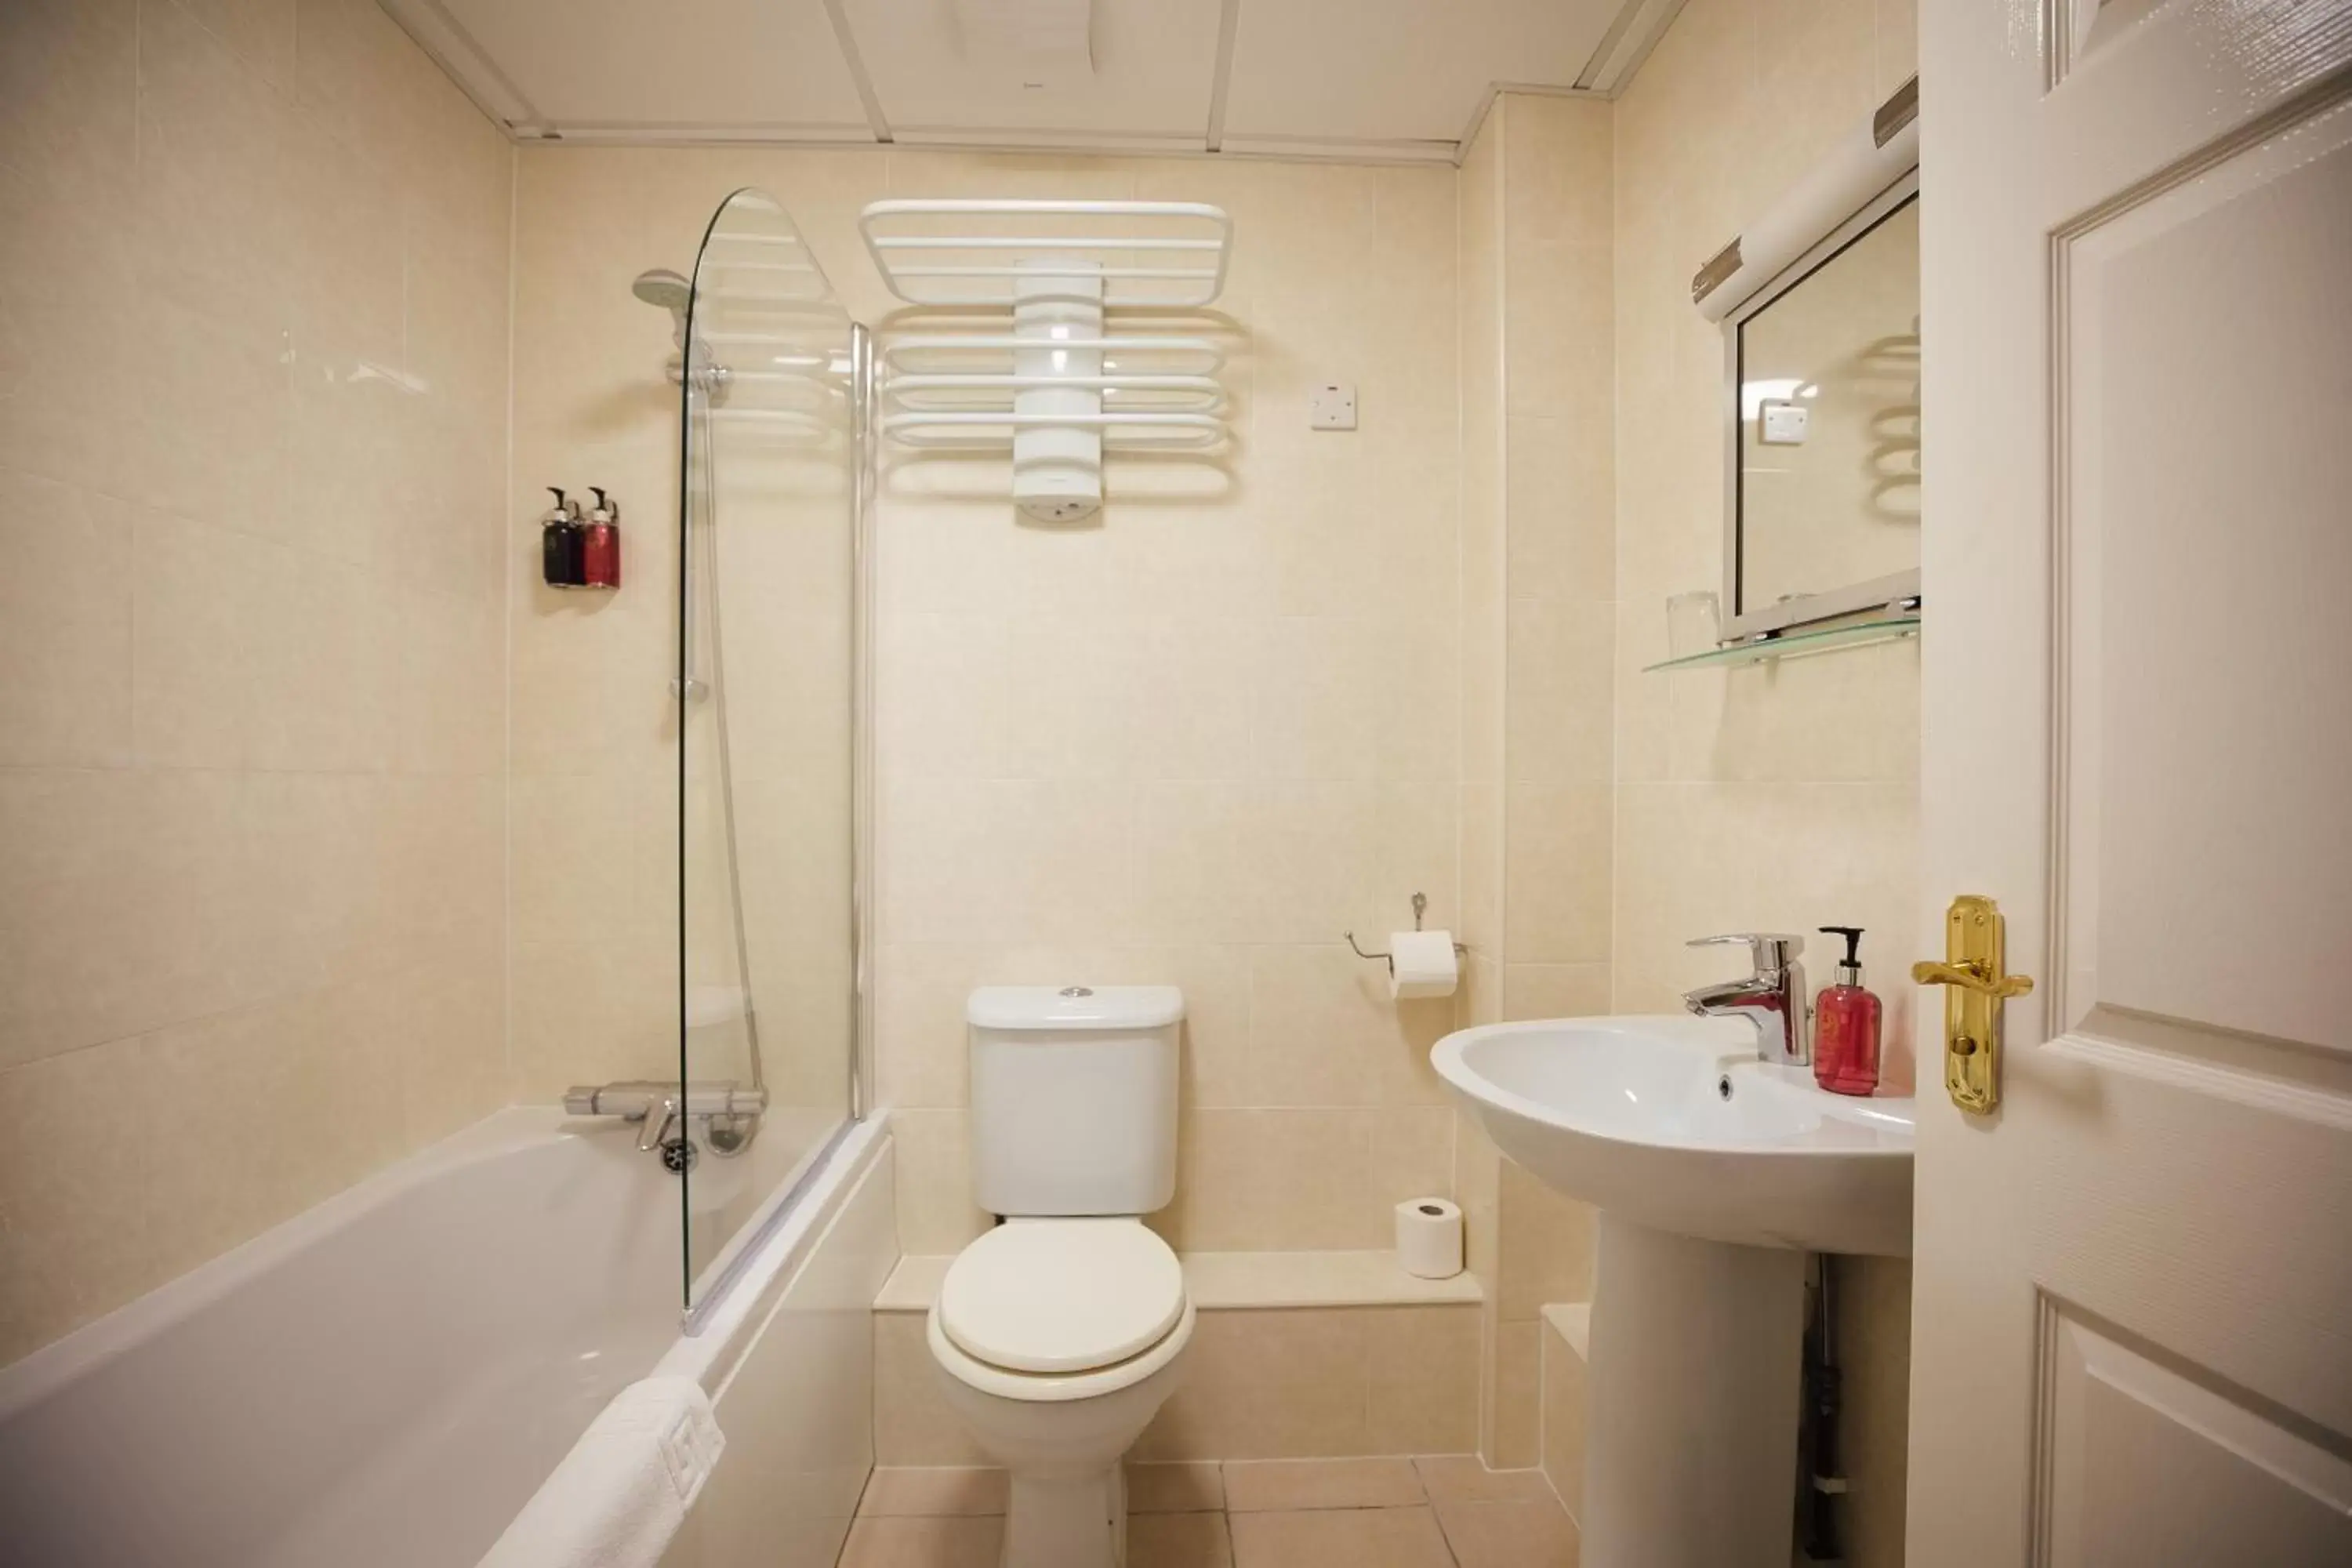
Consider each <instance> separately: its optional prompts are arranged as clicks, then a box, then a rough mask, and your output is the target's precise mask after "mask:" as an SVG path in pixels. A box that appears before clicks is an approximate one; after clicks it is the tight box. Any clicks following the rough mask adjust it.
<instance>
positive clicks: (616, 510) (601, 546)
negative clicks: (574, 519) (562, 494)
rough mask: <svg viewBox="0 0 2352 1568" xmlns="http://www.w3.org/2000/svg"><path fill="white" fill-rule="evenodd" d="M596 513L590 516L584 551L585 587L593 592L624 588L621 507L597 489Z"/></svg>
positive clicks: (581, 555)
mask: <svg viewBox="0 0 2352 1568" xmlns="http://www.w3.org/2000/svg"><path fill="white" fill-rule="evenodd" d="M588 488H589V489H591V490H592V491H593V492H594V493H595V497H596V510H593V511H592V512H590V513H589V514H588V528H587V531H586V533H585V534H583V536H582V541H581V548H580V567H581V573H580V575H581V584H582V585H583V586H584V587H589V588H617V587H619V586H620V585H621V504H620V502H618V501H615V500H610V499H608V498H607V497H606V496H605V494H604V491H603V490H602V489H598V488H597V487H596V486H594V485H591V486H589V487H588Z"/></svg>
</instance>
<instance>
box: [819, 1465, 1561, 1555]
mask: <svg viewBox="0 0 2352 1568" xmlns="http://www.w3.org/2000/svg"><path fill="white" fill-rule="evenodd" d="M1127 1474H1128V1488H1127V1494H1128V1527H1127V1528H1128V1538H1127V1549H1128V1555H1127V1561H1128V1568H1575V1564H1576V1526H1575V1525H1574V1524H1573V1523H1572V1522H1570V1519H1569V1517H1568V1513H1567V1510H1564V1509H1562V1508H1561V1507H1560V1506H1559V1499H1558V1498H1557V1497H1555V1496H1553V1495H1552V1489H1551V1487H1550V1485H1549V1483H1547V1482H1546V1481H1545V1479H1544V1478H1543V1472H1541V1471H1540V1470H1499V1471H1498V1470H1489V1469H1487V1468H1485V1467H1484V1466H1482V1465H1480V1464H1479V1462H1478V1461H1477V1460H1476V1459H1475V1458H1425V1459H1255V1460H1246V1461H1244V1460H1229V1461H1227V1462H1226V1463H1224V1464H1222V1465H1219V1464H1195V1465H1133V1466H1130V1467H1129V1468H1128V1472H1127ZM1003 1511H1004V1478H1003V1474H1002V1473H1001V1472H998V1471H993V1470H921V1469H885V1470H877V1471H875V1472H874V1479H872V1480H871V1481H870V1482H869V1483H867V1486H866V1497H865V1500H863V1501H862V1502H861V1503H860V1504H859V1505H858V1517H857V1522H856V1525H854V1526H853V1527H852V1528H851V1530H850V1532H849V1543H848V1544H847V1545H846V1546H845V1547H844V1548H843V1549H842V1553H841V1564H840V1568H997V1553H998V1551H999V1549H1000V1548H1001V1547H1002V1545H1003V1529H1004V1521H1003ZM1015 1568H1017V1565H1015Z"/></svg>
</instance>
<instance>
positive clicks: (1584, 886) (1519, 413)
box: [1455, 94, 1615, 1466]
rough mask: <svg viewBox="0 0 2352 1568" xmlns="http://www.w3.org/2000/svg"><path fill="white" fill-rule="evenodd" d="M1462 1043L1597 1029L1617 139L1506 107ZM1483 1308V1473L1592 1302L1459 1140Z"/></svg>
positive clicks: (1472, 448) (1459, 1178) (1568, 1236)
mask: <svg viewBox="0 0 2352 1568" xmlns="http://www.w3.org/2000/svg"><path fill="white" fill-rule="evenodd" d="M1461 178H1462V202H1461V207H1462V224H1461V234H1460V245H1461V252H1462V258H1463V259H1462V270H1463V277H1464V285H1463V301H1464V303H1463V310H1462V319H1461V359H1460V365H1461V375H1462V395H1463V497H1464V499H1463V574H1464V577H1463V582H1464V587H1463V601H1462V620H1463V647H1464V657H1463V689H1464V696H1463V713H1464V726H1463V753H1462V757H1463V760H1462V776H1463V783H1462V796H1463V825H1464V852H1463V898H1464V908H1465V920H1464V924H1465V928H1466V929H1467V930H1468V931H1469V932H1470V933H1471V935H1470V940H1471V942H1472V944H1473V947H1474V949H1475V955H1474V957H1473V960H1472V966H1473V968H1472V977H1471V978H1472V983H1471V984H1470V985H1469V987H1468V988H1467V989H1466V991H1465V994H1464V996H1463V997H1462V999H1461V1001H1462V1007H1461V1011H1462V1016H1463V1019H1464V1021H1465V1022H1490V1021H1493V1020H1496V1019H1500V1018H1538V1017H1554V1016H1562V1015H1573V1014H1581V1013H1605V1012H1607V1011H1608V1010H1609V1001H1610V970H1609V960H1610V954H1611V935H1610V919H1609V910H1610V881H1611V868H1610V817H1611V811H1612V801H1611V789H1610V784H1611V746H1612V725H1611V705H1612V689H1611V683H1610V665H1611V659H1612V647H1611V641H1612V626H1613V624H1614V617H1613V614H1612V609H1613V606H1612V599H1613V597H1614V594H1615V584H1614V582H1613V579H1612V555H1613V541H1614V513H1613V505H1612V502H1613V485H1612V472H1611V468H1612V460H1613V453H1612V443H1611V429H1612V412H1611V364H1612V353H1613V344H1612V334H1611V331H1610V326H1609V322H1610V310H1611V299H1612V266H1613V258H1612V252H1611V246H1610V185H1611V178H1612V172H1611V127H1610V109H1609V106H1607V105H1606V104H1603V103H1600V102H1595V101H1587V100H1571V99H1562V98H1550V97H1539V96H1531V95H1520V94H1507V95H1505V96H1504V97H1502V98H1501V99H1499V100H1496V104H1495V107H1494V110H1493V111H1492V112H1491V113H1490V114H1489V115H1488V117H1487V119H1486V124H1485V125H1484V126H1482V127H1481V128H1480V132H1479V134H1478V136H1477V138H1476V140H1475V142H1474V143H1473V145H1472V148H1471V151H1470V154H1469V156H1468V158H1467V159H1466V160H1465V163H1464V165H1463V169H1462V176H1461ZM1455 1184H1456V1186H1457V1189H1458V1192H1459V1194H1460V1196H1461V1198H1462V1201H1463V1204H1464V1206H1465V1211H1466V1215H1467V1221H1468V1226H1469V1237H1468V1254H1469V1262H1470V1266H1471V1268H1473V1269H1475V1271H1476V1272H1477V1273H1478V1274H1479V1276H1480V1278H1481V1279H1483V1280H1485V1281H1486V1286H1487V1294H1486V1304H1485V1309H1484V1314H1483V1316H1484V1336H1485V1353H1484V1355H1483V1356H1482V1359H1481V1365H1480V1374H1481V1382H1482V1386H1483V1389H1484V1397H1483V1400H1482V1424H1481V1428H1480V1434H1479V1437H1480V1445H1479V1446H1480V1451H1481V1452H1482V1453H1484V1454H1485V1455H1486V1458H1488V1459H1489V1460H1490V1461H1491V1462H1493V1463H1495V1464H1498V1465H1510V1466H1525V1465H1531V1464H1533V1463H1534V1462H1535V1460H1536V1434H1537V1426H1538V1419H1537V1417H1538V1373H1537V1359H1538V1358H1537V1327H1538V1325H1537V1315H1536V1314H1537V1309H1538V1308H1539V1307H1540V1306H1542V1305H1543V1303H1544V1302H1546V1301H1551V1300H1584V1299H1586V1297H1587V1296H1589V1295H1590V1293H1591V1287H1590V1282H1589V1281H1590V1256H1591V1242H1590V1230H1591V1212H1590V1211H1589V1210H1588V1209H1587V1208H1585V1206H1584V1205H1580V1204H1578V1203H1575V1202H1573V1201H1572V1200H1570V1199H1568V1198H1565V1197H1562V1196H1561V1195H1559V1194H1556V1193H1554V1192H1552V1191H1550V1190H1549V1188H1546V1187H1544V1186H1543V1185H1542V1184H1539V1183H1537V1182H1535V1181H1533V1180H1531V1179H1529V1178H1528V1176H1527V1174H1526V1173H1524V1172H1522V1171H1520V1170H1519V1169H1518V1168H1517V1166H1515V1165H1513V1164H1511V1163H1509V1162H1508V1161H1506V1160H1504V1159H1502V1158H1501V1156H1500V1155H1498V1154H1497V1153H1496V1152H1495V1150H1494V1149H1493V1147H1492V1146H1491V1145H1489V1144H1488V1143H1487V1142H1486V1140H1485V1139H1484V1138H1483V1137H1482V1136H1481V1135H1480V1134H1479V1133H1478V1132H1477V1131H1475V1127H1473V1126H1472V1125H1471V1124H1470V1123H1469V1122H1468V1121H1467V1120H1466V1119H1465V1121H1464V1122H1463V1123H1462V1126H1461V1128H1460V1129H1459V1131H1457V1134H1456V1158H1455Z"/></svg>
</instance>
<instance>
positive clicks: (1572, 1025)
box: [1431, 1016, 1914, 1257]
mask: <svg viewBox="0 0 2352 1568" xmlns="http://www.w3.org/2000/svg"><path fill="white" fill-rule="evenodd" d="M1431 1059H1432V1060H1433V1062H1434V1064H1435V1065H1436V1068H1437V1071H1438V1073H1439V1075H1440V1076H1441V1077H1443V1078H1444V1079H1445V1081H1446V1083H1447V1084H1448V1085H1449V1086H1451V1087H1452V1089H1453V1090H1454V1093H1455V1094H1457V1095H1459V1096H1460V1097H1461V1099H1462V1100H1463V1102H1464V1103H1465V1105H1467V1106H1468V1108H1469V1109H1470V1111H1471V1113H1472V1114H1473V1115H1475V1116H1476V1117H1477V1119H1478V1121H1479V1124H1480V1125H1481V1126H1483V1127H1484V1128H1485V1129H1486V1135H1487V1137H1489V1138H1491V1139H1493V1140H1494V1142H1495V1144H1496V1147H1497V1148H1499V1149H1501V1150H1502V1151H1503V1152H1505V1153H1506V1154H1508V1155H1509V1156H1510V1157H1511V1158H1512V1159H1514V1160H1516V1161H1517V1162H1518V1163H1520V1164H1522V1165H1524V1166H1526V1167H1527V1169H1528V1172H1529V1173H1532V1174H1533V1175H1535V1176H1536V1177H1537V1178H1538V1179H1539V1180H1541V1181H1542V1182H1544V1183H1545V1184H1548V1185H1549V1186H1552V1187H1556V1188H1558V1189H1559V1191H1561V1192H1563V1193H1567V1194H1570V1196H1573V1197H1578V1198H1581V1199H1583V1200H1584V1201H1585V1202H1587V1203H1590V1204H1592V1205H1595V1206H1596V1207H1599V1208H1600V1209H1601V1210H1603V1211H1604V1212H1606V1213H1609V1214H1612V1215H1617V1216H1618V1217H1619V1218H1621V1219H1625V1220H1630V1221H1632V1222H1633V1223H1635V1224H1637V1225H1643V1226H1650V1227H1652V1228H1654V1229H1657V1230H1664V1231H1671V1232H1674V1233H1675V1234H1677V1235H1682V1236H1688V1237H1699V1238H1701V1239H1703V1240H1708V1241H1727V1242H1735V1243H1740V1244H1744V1245H1747V1246H1751V1247H1801V1248H1806V1249H1809V1250H1812V1251H1819V1252H1866V1253H1878V1254H1883V1255H1885V1256H1889V1257H1908V1256H1909V1255H1910V1251H1911V1142H1912V1130H1913V1125H1914V1122H1913V1114H1912V1112H1913V1102H1912V1101H1911V1100H1909V1099H1895V1098H1889V1097H1876V1098H1872V1099H1866V1100H1865V1099H1859V1098H1853V1097H1849V1096H1845V1095H1836V1094H1831V1093H1829V1092H1827V1091H1826V1090H1824V1089H1820V1088H1818V1087H1817V1086H1816V1085H1815V1084H1814V1082H1813V1079H1812V1074H1811V1070H1810V1069H1808V1068H1792V1067H1775V1066H1770V1065H1768V1064H1766V1063H1764V1062H1761V1061H1759V1060H1757V1058H1756V1031H1755V1028H1754V1026H1752V1025H1750V1024H1749V1023H1748V1022H1747V1021H1746V1020H1745V1019H1741V1018H1693V1017H1682V1016H1660V1017H1625V1018H1555V1019H1546V1020H1543V1021H1540V1022H1536V1023H1523V1024H1491V1025H1486V1026H1481V1027H1478V1028H1475V1029H1464V1030H1461V1031H1460V1032H1458V1033H1456V1034H1452V1035H1448V1036H1447V1037H1445V1038H1444V1039H1443V1040H1440V1041H1439V1042H1438V1043H1437V1045H1436V1047H1435V1048H1434V1049H1433V1051H1432V1052H1431Z"/></svg>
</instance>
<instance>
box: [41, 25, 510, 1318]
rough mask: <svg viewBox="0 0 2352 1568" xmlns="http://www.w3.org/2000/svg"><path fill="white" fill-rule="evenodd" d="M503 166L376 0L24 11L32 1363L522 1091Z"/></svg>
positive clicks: (481, 124) (473, 117)
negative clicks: (512, 989)
mask: <svg viewBox="0 0 2352 1568" xmlns="http://www.w3.org/2000/svg"><path fill="white" fill-rule="evenodd" d="M512 164H513V159H512V155H511V153H510V151H509V146H508V143H507V142H506V141H505V139H504V138H503V137H502V136H501V135H499V132H497V131H495V130H494V129H493V128H492V127H491V126H490V125H489V124H488V122H487V121H484V120H483V119H482V117H481V116H480V115H479V114H478V113H477V112H476V111H475V110H474V109H473V108H472V107H471V106H470V105H469V104H467V101H466V100H465V99H464V98H463V97H462V96H460V95H459V94H458V92H457V89H455V88H454V87H452V86H451V85H450V84H449V83H448V81H447V80H446V79H445V78H444V77H443V76H442V75H441V73H440V72H439V71H438V70H437V69H436V68H435V67H434V66H433V65H432V64H431V63H430V62H429V61H428V60H427V59H426V58H425V56H424V55H423V54H422V53H420V52H419V51H418V50H417V49H415V47H413V46H412V45H411V44H410V43H409V41H408V40H407V38H406V37H404V36H403V35H402V34H401V33H400V31H399V30H398V29H397V28H396V27H395V26H394V25H393V24H392V23H391V22H390V21H388V20H387V19H386V18H385V16H383V13H382V12H381V11H379V10H378V9H377V8H376V7H375V5H373V4H370V3H369V0H299V3H297V0H283V3H280V4H276V5H216V4H195V3H190V4H184V5H183V4H178V3H175V0H17V3H13V4H10V5H6V6H5V7H0V551H5V559H6V561H7V563H8V565H7V569H6V570H5V573H0V668H5V670H6V672H7V679H5V681H0V929H5V941H0V1120H5V1123H6V1125H7V1126H8V1128H9V1129H10V1131H9V1135H8V1137H7V1138H6V1139H5V1142H0V1363H5V1362H8V1361H12V1360H14V1359H15V1358H16V1356H18V1355H20V1354H22V1353H24V1352H27V1351H29V1350H31V1349H33V1348H34V1347H36V1346H37V1345H39V1344H41V1343H43V1342H47V1341H48V1340H50V1339H53V1338H55V1337H56V1336H57V1335H58V1334H60V1333H62V1332H64V1331H67V1330H68V1329H70V1328H72V1327H74V1326H75V1325H76V1324H79V1323H80V1322H83V1321H87V1320H89V1319H90V1318H92V1317H95V1316H97V1315H98V1314H100V1313H101V1312H103V1311H105V1310H108V1309H110V1308H112V1307H114V1306H117V1305H119V1304H120V1303H121V1302H122V1301H124V1300H128V1299H130V1298H131V1297H132V1296H135V1295H137V1294H139V1293H141V1292H142V1291H143V1290H146V1289H150V1288H152V1287H153V1286H155V1285H158V1284H160V1283H162V1282H163V1281H164V1280H166V1279H170V1278H172V1277H173V1276H174V1275H177V1274H179V1273H181V1272H183V1271H184V1270H185V1269H187V1268H191V1267H192V1266H194V1265H195V1264H196V1263H199V1262H201V1261H203V1260H204V1259H205V1258H209V1257H211V1256H213V1255H215V1254H216V1253H218V1252H220V1251H222V1250H223V1249H225V1248H226V1247H230V1246H232V1245H234V1244H236V1242H239V1241H242V1240H244V1239H245V1238H246V1237H249V1236H252V1235H253V1234H255V1233H256V1232H257V1231H259V1230H261V1229H263V1228H265V1227H267V1226H269V1225H271V1224H274V1223H275V1222H277V1221H278V1220H280V1219H283V1218H286V1217H287V1216H289V1215H292V1214H294V1213H296V1212H298V1211H299V1210H301V1209H303V1208H306V1207H308V1206H310V1205H312V1204H314V1203H316V1202H318V1201H319V1200H320V1199H321V1198H323V1197H325V1196H327V1195H328V1194H331V1193H332V1192H334V1191H335V1190H337V1189H339V1188H341V1187H342V1186H345V1185H348V1184H350V1183H352V1181H354V1180H356V1179H357V1178H359V1177H360V1176H362V1175H364V1174H365V1173H368V1172H369V1171H370V1170H372V1169H373V1168H375V1167H377V1166H379V1165H381V1164H383V1163H386V1162H387V1161H389V1160H391V1159H393V1158H394V1157H396V1156H397V1155H399V1154H400V1153H402V1152H404V1151H406V1150H409V1149H413V1148H415V1147H416V1146H418V1145H419V1144H422V1143H424V1142H428V1141H430V1140H432V1139H435V1138H436V1137H439V1136H440V1135H442V1134H444V1133H446V1132H447V1131H452V1130H454V1129H455V1128H457V1127H458V1126H461V1125H463V1124H464V1123H465V1122H467V1121H471V1120H473V1119H475V1118H476V1117H478V1116H479V1115H481V1114H482V1113H483V1112H485V1111H486V1110H489V1109H491V1108H493V1107H495V1106H496V1105H498V1104H499V1103H500V1102H501V1100H503V1096H504V1087H505V1047H506V1037H505V1012H506V999H505V954H504V939H503V923H504V921H503V909H502V905H503V901H504V893H505V876H504V861H505V853H504V834H505V817H504V799H503V792H504V785H503V782H502V778H501V773H502V769H503V765H504V752H505V740H506V734H505V731H506V692H505V680H504V666H505V639H504V635H503V626H502V623H501V616H500V613H499V612H500V598H499V595H500V581H501V576H502V573H503V568H504V564H505V563H504V560H503V558H502V556H501V553H500V551H499V538H500V529H499V512H500V507H501V493H502V488H503V487H502V480H501V476H502V474H503V471H504V468H505V462H506V391H507V297H508V245H507V238H508V225H509V205H510V203H509V194H510V187H511V174H512Z"/></svg>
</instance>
